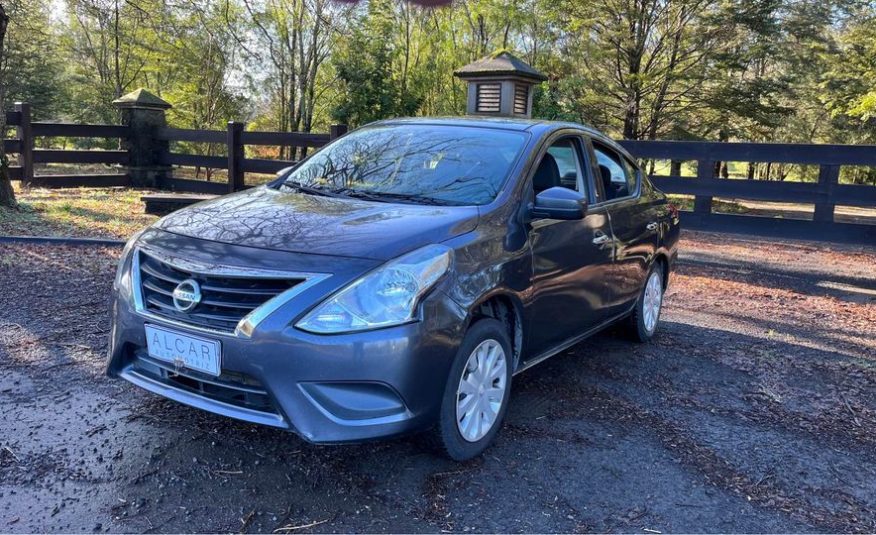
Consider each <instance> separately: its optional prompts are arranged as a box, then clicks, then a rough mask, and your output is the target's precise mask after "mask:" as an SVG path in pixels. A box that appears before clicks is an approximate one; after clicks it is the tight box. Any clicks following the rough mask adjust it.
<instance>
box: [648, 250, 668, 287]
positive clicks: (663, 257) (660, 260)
mask: <svg viewBox="0 0 876 535" xmlns="http://www.w3.org/2000/svg"><path fill="white" fill-rule="evenodd" d="M657 264H662V265H663V280H662V281H661V282H663V291H666V288H668V287H669V266H670V264H669V253H668V252H667V251H665V250H663V249H660V250H658V251H657V252H656V253H654V257H653V258H652V259H651V266H655V265H657Z"/></svg>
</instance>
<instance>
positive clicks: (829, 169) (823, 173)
mask: <svg viewBox="0 0 876 535" xmlns="http://www.w3.org/2000/svg"><path fill="white" fill-rule="evenodd" d="M839 174H840V166H838V165H821V166H819V168H818V189H819V190H821V192H822V193H824V196H825V199H824V201H823V202H818V203H815V213H813V214H812V220H813V221H820V222H822V223H832V222H833V211H834V208H835V205H834V204H833V202H832V200H833V188H834V186H836V185H837V184H838V183H839Z"/></svg>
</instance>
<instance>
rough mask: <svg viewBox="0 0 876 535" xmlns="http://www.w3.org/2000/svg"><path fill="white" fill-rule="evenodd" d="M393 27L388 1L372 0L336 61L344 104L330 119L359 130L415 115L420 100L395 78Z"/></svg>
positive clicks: (406, 81) (407, 82) (410, 86)
mask: <svg viewBox="0 0 876 535" xmlns="http://www.w3.org/2000/svg"><path fill="white" fill-rule="evenodd" d="M395 28H396V23H395V20H394V13H393V9H392V4H391V2H390V0H371V1H370V2H369V4H368V10H367V12H366V13H365V14H364V15H362V16H361V17H359V19H358V20H357V21H356V22H355V26H354V27H353V30H352V35H351V37H350V40H349V42H348V43H347V46H345V47H344V49H343V50H342V51H340V52H339V53H338V54H337V55H336V57H335V62H334V66H335V70H336V71H337V76H338V78H339V79H340V81H341V83H342V84H343V87H344V91H343V93H344V96H345V97H346V98H345V99H344V100H343V101H341V102H339V103H338V105H337V106H336V107H335V109H334V111H333V113H332V116H333V117H334V118H335V119H337V120H339V121H341V122H344V123H348V124H350V125H352V126H358V125H362V124H366V123H370V122H372V121H376V120H379V119H385V118H388V117H398V116H410V115H414V114H416V112H417V110H418V109H419V107H420V104H421V102H422V98H421V97H419V96H418V95H417V93H416V90H415V89H414V88H413V85H414V84H413V83H411V81H410V80H409V79H408V78H407V77H405V76H396V75H395V72H394V69H393V66H394V65H395V64H396V63H397V58H398V50H397V49H396V47H395V46H394V39H393V38H394V32H395Z"/></svg>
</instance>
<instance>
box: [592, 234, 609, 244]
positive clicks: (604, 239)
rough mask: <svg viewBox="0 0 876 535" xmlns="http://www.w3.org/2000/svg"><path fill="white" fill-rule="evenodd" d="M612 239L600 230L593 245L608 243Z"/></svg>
mask: <svg viewBox="0 0 876 535" xmlns="http://www.w3.org/2000/svg"><path fill="white" fill-rule="evenodd" d="M610 241H611V238H609V237H608V236H607V235H605V234H603V233H601V232H600V233H599V234H597V235H596V237H595V238H593V245H602V244H603V243H608V242H610Z"/></svg>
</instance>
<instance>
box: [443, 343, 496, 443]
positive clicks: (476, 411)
mask: <svg viewBox="0 0 876 535" xmlns="http://www.w3.org/2000/svg"><path fill="white" fill-rule="evenodd" d="M507 365H508V364H507V362H506V360H505V350H504V349H502V344H500V343H499V342H497V341H496V340H484V341H483V342H481V343H480V344H479V345H478V346H477V347H476V348H475V349H474V351H472V352H471V355H469V357H468V361H467V362H466V363H465V368H464V369H463V370H462V377H461V378H460V380H459V388H457V390H456V426H457V428H458V429H459V434H460V435H462V438H464V439H465V440H467V441H469V442H477V441H478V440H480V439H482V438H484V436H486V434H487V433H489V432H490V429H492V428H493V424H495V423H496V418H498V416H499V409H500V408H501V407H502V401H503V400H504V399H505V388H506V386H507V385H506V383H507V380H508V379H507V377H506V374H507Z"/></svg>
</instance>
